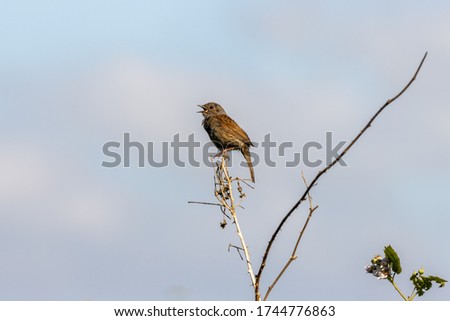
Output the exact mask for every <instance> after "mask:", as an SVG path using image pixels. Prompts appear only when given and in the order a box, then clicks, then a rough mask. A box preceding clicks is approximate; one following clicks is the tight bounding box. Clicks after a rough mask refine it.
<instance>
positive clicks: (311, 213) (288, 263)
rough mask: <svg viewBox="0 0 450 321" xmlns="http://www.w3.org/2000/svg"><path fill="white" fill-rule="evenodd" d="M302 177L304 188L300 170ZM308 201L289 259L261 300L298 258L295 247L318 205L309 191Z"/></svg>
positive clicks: (298, 243) (265, 297) (303, 177)
mask: <svg viewBox="0 0 450 321" xmlns="http://www.w3.org/2000/svg"><path fill="white" fill-rule="evenodd" d="M302 179H303V182H304V183H305V186H306V188H308V183H307V182H306V178H305V176H304V175H303V171H302ZM308 201H309V215H308V217H307V218H306V221H305V224H303V228H302V230H301V231H300V233H299V235H298V238H297V242H296V243H295V246H294V249H293V250H292V254H291V256H290V257H289V259H288V261H287V262H286V264H285V265H284V267H283V268H282V269H281V271H280V273H279V274H278V275H277V277H276V278H275V280H274V281H273V282H272V284H271V285H270V286H269V288H268V289H267V292H266V294H265V295H264V299H263V301H266V300H267V298H268V297H269V294H270V292H272V289H273V288H274V286H275V285H276V284H277V282H278V281H279V280H280V278H281V277H282V276H283V274H284V272H286V270H287V268H288V267H289V265H291V263H292V262H294V261H295V260H296V259H297V258H298V256H297V249H298V246H299V245H300V241H301V239H302V237H303V233H305V230H306V227H307V226H308V223H309V220H310V219H311V217H312V215H313V213H314V211H315V210H316V209H317V208H318V207H319V205H316V206H313V204H312V198H311V195H310V194H309V193H308Z"/></svg>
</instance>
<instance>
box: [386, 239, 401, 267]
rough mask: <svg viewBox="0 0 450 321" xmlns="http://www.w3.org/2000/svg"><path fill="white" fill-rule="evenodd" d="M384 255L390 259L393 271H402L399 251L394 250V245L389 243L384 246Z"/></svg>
mask: <svg viewBox="0 0 450 321" xmlns="http://www.w3.org/2000/svg"><path fill="white" fill-rule="evenodd" d="M384 256H385V257H386V258H387V259H388V260H389V262H390V265H391V268H392V271H393V272H394V273H396V274H400V273H402V266H401V264H400V258H399V257H398V255H397V252H395V251H394V249H393V248H392V246H390V245H388V246H386V247H385V248H384Z"/></svg>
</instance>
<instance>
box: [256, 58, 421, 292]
mask: <svg viewBox="0 0 450 321" xmlns="http://www.w3.org/2000/svg"><path fill="white" fill-rule="evenodd" d="M427 54H428V52H426V53H425V55H424V56H423V58H422V60H421V62H420V64H419V66H418V67H417V69H416V72H415V73H414V75H413V77H412V78H411V79H410V81H409V82H408V83H407V84H406V86H405V87H403V89H402V90H401V91H400V92H399V93H398V94H397V95H395V96H394V97H393V98H391V99H388V100H387V101H386V102H385V103H384V105H383V106H381V107H380V108H379V109H378V111H377V112H376V113H375V114H374V115H373V116H372V118H371V119H370V120H369V122H368V123H367V124H366V125H365V126H364V127H363V129H362V130H361V131H360V132H359V134H358V135H356V137H355V138H354V139H353V140H352V141H351V142H350V144H349V145H348V146H347V147H346V148H345V149H344V150H343V151H342V153H340V154H339V155H338V157H336V158H335V159H334V161H332V162H331V163H330V164H329V165H327V166H326V167H325V168H324V169H322V170H321V171H319V172H318V173H317V175H316V177H314V179H313V180H312V181H311V184H309V186H308V188H306V190H305V192H304V193H303V195H302V196H301V197H300V199H299V200H298V201H297V202H296V203H295V204H294V206H293V207H292V208H291V209H290V210H289V212H288V213H287V214H286V215H285V216H284V217H283V219H282V220H281V222H280V224H279V225H278V227H277V228H276V230H275V232H274V233H273V235H272V237H271V238H270V241H269V243H268V244H267V247H266V250H265V252H264V255H263V259H262V261H261V265H260V267H259V270H258V273H257V274H256V286H255V299H256V300H259V298H260V291H259V288H260V282H261V276H262V273H263V271H264V268H265V267H266V262H267V258H268V256H269V253H270V250H271V248H272V245H273V243H274V241H275V239H276V237H277V236H278V233H280V231H281V228H282V227H283V226H284V224H285V223H286V221H287V220H288V218H289V217H290V216H291V214H292V213H293V212H294V211H295V210H296V209H297V208H298V207H299V206H300V204H301V203H302V202H303V201H304V200H305V199H306V196H307V195H308V194H309V192H310V190H311V189H312V188H313V187H314V186H315V184H316V183H317V181H318V180H319V178H320V177H321V176H322V175H323V174H325V173H326V172H327V171H328V170H329V169H330V168H332V167H333V166H334V165H335V164H336V163H337V162H339V161H340V160H341V159H342V157H344V155H345V154H347V152H348V151H349V150H350V148H352V146H353V145H354V144H355V143H356V142H357V141H358V140H359V138H360V137H361V136H362V135H363V134H364V133H365V131H366V130H367V129H368V128H369V127H370V126H371V125H372V122H373V121H374V120H375V119H376V118H377V117H378V115H380V113H381V112H382V111H383V110H384V109H385V108H386V107H387V106H389V105H390V104H391V103H392V102H394V101H395V100H397V98H399V97H400V96H401V95H402V94H403V93H404V92H405V91H406V90H407V89H408V88H409V86H411V84H412V83H413V82H414V80H416V77H417V75H418V74H419V71H420V69H421V68H422V65H423V63H424V61H425V58H426V57H427Z"/></svg>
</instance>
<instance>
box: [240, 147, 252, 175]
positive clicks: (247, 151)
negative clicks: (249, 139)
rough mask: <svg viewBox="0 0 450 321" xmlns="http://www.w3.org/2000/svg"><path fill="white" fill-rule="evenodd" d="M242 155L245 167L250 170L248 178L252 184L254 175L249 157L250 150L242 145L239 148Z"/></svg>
mask: <svg viewBox="0 0 450 321" xmlns="http://www.w3.org/2000/svg"><path fill="white" fill-rule="evenodd" d="M241 152H242V155H244V158H245V160H246V161H247V166H248V168H249V169H250V178H251V179H252V182H253V183H254V182H255V173H254V171H253V164H252V158H251V157H250V149H249V147H248V146H247V145H244V146H243V147H242V148H241Z"/></svg>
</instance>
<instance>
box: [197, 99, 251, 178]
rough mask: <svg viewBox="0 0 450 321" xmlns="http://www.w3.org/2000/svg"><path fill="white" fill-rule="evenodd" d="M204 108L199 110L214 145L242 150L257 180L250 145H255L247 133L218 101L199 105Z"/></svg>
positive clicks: (224, 149) (221, 149) (223, 148)
mask: <svg viewBox="0 0 450 321" xmlns="http://www.w3.org/2000/svg"><path fill="white" fill-rule="evenodd" d="M198 107H200V108H202V109H203V110H201V111H199V113H202V115H203V117H204V118H203V121H202V125H203V128H205V130H206V132H207V133H208V135H209V138H210V139H211V141H212V142H213V143H214V145H215V146H216V147H217V148H218V149H219V150H220V152H221V153H222V152H223V151H227V150H235V149H238V150H240V151H241V152H242V155H243V156H244V158H245V160H246V161H247V166H248V168H249V169H250V177H251V179H252V182H253V183H254V182H255V173H254V172H253V164H252V159H251V157H250V146H254V145H253V144H252V142H251V141H250V138H248V135H247V133H246V132H245V131H244V130H243V129H242V128H241V127H240V126H239V125H238V124H236V122H235V121H234V120H233V119H231V118H230V116H228V115H227V113H226V112H225V110H224V109H223V108H222V106H220V105H219V104H217V103H213V102H211V103H207V104H204V105H198Z"/></svg>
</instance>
